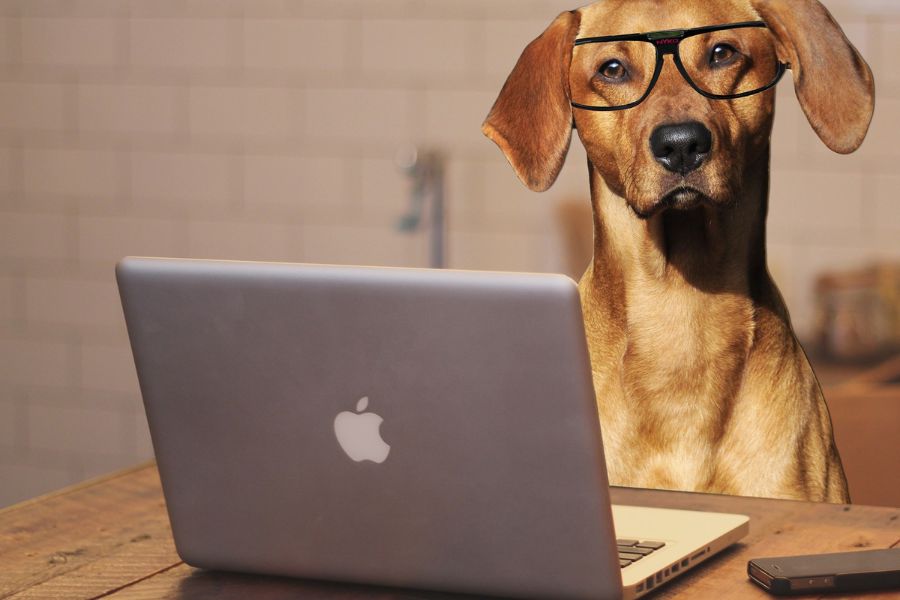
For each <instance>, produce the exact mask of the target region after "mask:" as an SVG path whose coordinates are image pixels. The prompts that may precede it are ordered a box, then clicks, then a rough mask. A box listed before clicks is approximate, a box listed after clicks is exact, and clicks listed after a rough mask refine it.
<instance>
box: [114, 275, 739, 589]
mask: <svg viewBox="0 0 900 600" xmlns="http://www.w3.org/2000/svg"><path fill="white" fill-rule="evenodd" d="M117 277H118V283H119V289H120V294H121V297H122V303H123V307H124V311H125V318H126V322H127V326H128V332H129V336H130V339H131V344H132V349H133V352H134V359H135V364H136V367H137V372H138V378H139V381H140V386H141V391H142V394H143V399H144V404H145V408H146V412H147V418H148V421H149V425H150V433H151V438H152V441H153V447H154V451H155V453H156V458H157V462H158V466H159V472H160V477H161V481H162V487H163V492H164V494H165V498H166V503H167V507H168V511H169V518H170V520H171V523H172V531H173V535H174V538H175V544H176V547H177V549H178V553H179V554H180V555H181V557H182V558H183V559H184V561H185V562H186V563H188V564H189V565H193V566H196V567H201V568H205V569H215V570H227V571H239V572H245V573H260V574H267V575H283V576H291V577H301V578H310V579H319V580H332V581H341V582H353V583H365V584H376V585H382V586H391V587H407V588H417V589H428V590H437V591H444V592H460V593H470V594H477V595H479V596H503V597H510V598H528V599H553V600H569V599H571V600H586V599H591V600H596V599H606V598H637V597H640V596H642V595H644V594H646V593H647V592H649V591H651V590H653V589H655V588H657V587H658V586H660V585H661V584H663V583H664V582H665V581H667V580H669V579H671V578H673V577H676V576H678V575H680V574H681V573H683V572H684V571H686V570H688V569H691V568H693V567H695V566H697V565H698V564H700V563H702V562H703V561H705V560H707V559H708V558H709V557H710V556H712V555H713V554H715V553H716V552H718V551H720V550H722V549H724V548H726V547H727V546H729V545H731V544H732V543H734V542H735V541H737V540H739V539H740V538H741V537H743V536H744V535H745V534H746V533H747V531H748V518H747V517H745V516H740V515H728V514H717V513H700V512H691V511H676V510H663V509H651V508H641V507H629V506H610V497H609V487H608V482H607V477H606V467H605V462H604V456H603V447H602V442H601V437H600V428H599V420H598V414H597V408H596V404H595V400H594V389H593V384H592V381H591V370H590V364H589V359H588V349H587V344H586V341H585V335H584V329H583V324H582V314H581V307H580V303H579V297H578V290H577V288H576V285H575V284H574V282H573V281H572V280H571V279H569V278H567V277H564V276H559V275H536V274H510V273H481V272H463V271H433V270H417V269H389V268H361V267H337V266H311V265H298V264H275V263H248V262H225V261H198V260H177V259H148V258H126V259H124V260H122V261H121V262H120V263H119V264H118V266H117ZM620 555H621V556H623V557H624V558H620Z"/></svg>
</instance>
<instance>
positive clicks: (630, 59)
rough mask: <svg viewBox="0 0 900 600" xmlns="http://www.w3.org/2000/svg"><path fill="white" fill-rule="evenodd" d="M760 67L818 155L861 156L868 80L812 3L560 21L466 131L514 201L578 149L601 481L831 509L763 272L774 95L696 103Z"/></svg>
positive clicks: (784, 1) (809, 419)
mask: <svg viewBox="0 0 900 600" xmlns="http://www.w3.org/2000/svg"><path fill="white" fill-rule="evenodd" d="M757 21H761V23H756V25H752V26H745V27H744V29H745V30H738V29H728V30H724V31H721V32H719V34H720V35H718V37H716V36H713V35H712V34H703V35H699V34H698V33H697V31H695V29H696V28H703V27H708V26H715V25H727V24H740V23H746V22H757ZM676 28H677V29H676ZM750 29H753V31H752V32H750ZM685 30H690V32H689V33H685ZM700 31H702V30H700ZM635 32H638V33H640V32H657V33H656V34H654V35H650V36H644V37H642V38H641V39H643V40H645V41H646V43H648V44H650V46H648V47H646V48H647V49H645V47H644V46H641V47H637V46H635V45H634V44H631V45H628V43H626V42H623V41H615V40H609V39H608V36H616V35H624V34H631V33H635ZM688 36H693V37H688ZM703 36H706V38H707V40H706V42H704V41H702V40H701V41H700V42H698V41H696V40H697V38H703ZM598 38H599V39H601V40H605V42H596V40H597V39H598ZM576 40H579V41H578V42H577V44H576ZM689 40H690V42H689ZM716 40H719V41H718V42H716ZM735 40H737V41H735ZM582 42H585V43H584V44H582ZM689 43H690V44H691V46H690V51H689V52H688V44H689ZM704 43H707V44H708V46H706V47H704V46H703V44H704ZM713 43H716V45H715V46H712V44H713ZM604 44H605V45H604ZM626 45H627V46H628V49H627V50H624V49H623V47H625V46H626ZM654 46H656V48H655V47H654ZM675 46H679V48H681V49H680V50H679V61H680V62H679V63H678V64H676V62H675V54H674V50H672V49H671V48H673V47H675ZM698 48H699V49H698ZM653 50H656V51H657V52H658V54H657V55H656V56H657V57H658V58H659V60H661V65H660V67H659V71H658V78H657V80H656V82H655V85H651V89H650V91H649V93H648V94H647V95H646V96H645V97H644V99H643V101H640V102H639V103H638V104H635V105H633V106H631V107H630V108H625V109H622V108H621V105H622V104H623V103H631V102H633V101H634V100H636V96H637V95H638V90H639V88H640V89H642V87H643V86H645V85H646V83H645V82H646V81H647V80H649V78H650V71H651V70H652V66H651V64H650V62H648V59H647V58H645V57H643V56H642V55H638V53H640V52H650V51H653ZM629 52H630V53H631V54H629ZM617 53H618V54H617ZM688 54H690V56H689V55H688ZM648 56H649V55H648ZM769 61H771V64H772V65H773V66H772V68H776V67H775V66H774V65H776V61H777V64H779V65H780V68H781V73H782V74H783V72H784V70H786V69H790V70H791V71H792V74H793V80H794V85H795V90H796V94H797V97H798V99H799V101H800V104H801V106H802V108H803V110H804V112H805V114H806V116H807V118H808V120H809V122H810V124H811V125H812V127H813V129H814V130H815V131H816V133H817V134H818V136H819V138H820V139H821V140H822V141H823V142H824V143H825V144H826V145H827V146H828V147H829V148H831V149H832V150H834V151H835V152H838V153H844V154H846V153H850V152H853V151H855V150H856V149H857V148H858V147H859V146H860V145H861V144H862V142H863V139H864V138H865V136H866V133H867V131H868V128H869V124H870V122H871V119H872V116H873V111H874V80H873V76H872V72H871V70H870V69H869V67H868V65H867V64H866V62H865V61H864V60H863V58H862V57H861V56H860V54H859V53H858V52H857V50H856V49H855V48H854V47H853V46H852V44H851V43H850V42H849V41H848V40H847V38H846V36H845V35H844V33H843V31H842V30H841V28H840V26H839V25H838V24H837V23H836V22H835V20H834V18H833V17H832V16H831V14H830V13H829V12H828V11H827V9H826V8H825V7H824V6H823V5H822V4H821V3H819V2H818V1H817V0H601V1H599V2H595V3H593V4H591V5H588V6H586V7H584V8H581V9H578V10H574V11H570V12H564V13H562V14H561V15H560V16H559V17H557V18H556V20H554V21H553V22H552V23H551V25H550V26H549V27H548V28H547V30H546V31H545V32H544V33H543V34H542V35H541V36H540V37H538V38H537V39H536V40H535V41H534V42H532V43H531V44H530V45H529V46H528V47H527V48H526V49H525V50H524V52H523V53H522V55H521V57H520V58H519V60H518V63H517V64H516V66H515V67H514V69H513V71H512V73H511V74H510V76H509V78H508V79H507V81H506V84H505V85H504V86H503V89H502V91H501V92H500V95H499V97H498V98H497V101H496V103H495V104H494V106H493V108H492V109H491V111H490V113H489V115H488V117H487V119H486V121H485V122H484V125H483V128H482V130H483V132H484V134H485V135H487V136H488V137H489V138H490V139H491V140H492V141H493V142H495V143H496V144H497V145H498V146H499V147H500V149H501V150H502V151H503V153H504V154H505V155H506V157H507V159H508V161H509V162H510V164H511V165H512V167H513V169H514V170H515V172H516V173H517V175H518V177H519V178H520V179H521V180H522V182H523V183H525V184H526V185H527V186H528V187H529V188H531V189H532V190H534V191H545V190H546V189H548V188H549V187H550V186H551V185H552V184H553V182H554V181H555V179H556V177H557V175H558V174H559V171H560V169H561V168H562V165H563V163H564V160H565V157H566V153H567V151H568V147H569V144H570V140H571V132H572V130H573V129H574V130H576V131H577V132H578V135H579V137H580V139H581V142H582V143H583V145H584V147H585V149H586V151H587V156H588V169H589V173H590V187H591V201H592V206H593V221H594V255H593V259H592V262H591V264H590V265H589V267H588V269H587V271H586V273H585V274H584V276H583V278H582V279H581V281H580V283H579V290H580V293H581V301H582V309H583V314H584V321H585V331H586V335H587V339H588V345H589V349H590V356H591V366H592V371H593V381H594V386H595V391H596V396H597V403H598V408H599V414H600V421H601V424H602V431H603V443H604V447H605V449H606V453H607V454H606V456H607V467H608V474H609V480H610V483H611V484H613V485H620V486H629V487H649V488H662V489H674V490H688V491H699V492H710V493H720V494H731V495H742V496H758V497H772V498H786V499H796V500H809V501H827V502H842V503H848V502H849V501H850V497H849V493H848V488H847V480H846V477H845V475H844V472H843V467H842V465H841V460H840V456H839V454H838V451H837V448H836V446H835V443H834V439H833V435H832V426H831V420H830V416H829V413H828V408H827V406H826V404H825V400H824V397H823V395H822V390H821V388H820V386H819V383H818V381H817V379H816V377H815V374H814V373H813V371H812V368H811V367H810V364H809V362H808V360H807V358H806V355H805V354H804V351H803V349H802V348H801V346H800V344H799V342H798V341H797V339H796V336H795V334H794V332H793V329H792V327H791V322H790V317H789V315H788V311H787V308H786V306H785V303H784V300H783V299H782V297H781V295H780V293H779V291H778V289H777V288H776V286H775V284H774V282H773V281H772V278H771V276H770V275H769V272H768V268H767V264H766V248H765V242H766V229H765V221H766V215H767V211H768V188H769V160H770V154H771V152H770V136H771V133H772V125H773V118H774V109H775V92H774V89H773V88H771V87H769V88H766V89H763V90H762V91H757V92H755V93H753V94H750V95H746V96H743V97H740V98H730V97H729V98H727V99H722V98H711V97H708V95H707V94H709V93H710V91H712V93H714V94H718V95H720V96H734V95H737V94H738V93H742V90H744V89H749V88H750V87H751V86H760V85H762V83H764V82H763V80H762V79H760V80H759V82H757V83H754V82H753V81H751V80H750V79H751V75H748V74H757V75H754V76H758V77H761V75H758V74H760V73H764V72H766V71H765V70H766V69H769V66H767V65H768V62H769ZM685 73H686V74H685ZM692 73H693V74H692ZM732 73H734V74H733V75H732ZM689 79H690V81H693V82H694V83H690V82H689V81H688V80H689ZM696 80H700V81H701V82H702V86H701V85H698V84H697V81H696ZM776 83H777V79H776ZM629 86H631V87H629ZM695 86H696V89H695ZM729 86H730V87H729ZM632 87H633V88H634V89H633V90H632ZM701 87H702V93H701V91H700V89H701ZM714 88H715V89H714ZM590 103H593V105H594V106H595V108H591V107H590V106H588V104H590ZM617 103H618V106H616V110H611V108H612V107H614V106H615V105H616V104H617ZM597 105H599V107H597ZM582 107H586V108H582Z"/></svg>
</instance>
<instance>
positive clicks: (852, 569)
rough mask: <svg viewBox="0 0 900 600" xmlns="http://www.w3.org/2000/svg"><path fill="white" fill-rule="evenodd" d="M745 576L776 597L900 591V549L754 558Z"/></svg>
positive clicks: (749, 563) (748, 564)
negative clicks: (887, 590)
mask: <svg viewBox="0 0 900 600" xmlns="http://www.w3.org/2000/svg"><path fill="white" fill-rule="evenodd" d="M747 575H749V576H750V579H751V580H752V581H753V582H754V583H757V584H759V585H760V586H761V587H762V588H763V589H764V590H766V591H767V592H769V593H770V594H774V595H776V596H790V595H793V594H812V593H818V592H851V591H862V590H884V589H894V588H896V589H900V548H895V549H893V550H862V551H859V552H838V553H835V554H812V555H809V556H782V557H778V558H755V559H753V560H751V561H750V562H748V563H747Z"/></svg>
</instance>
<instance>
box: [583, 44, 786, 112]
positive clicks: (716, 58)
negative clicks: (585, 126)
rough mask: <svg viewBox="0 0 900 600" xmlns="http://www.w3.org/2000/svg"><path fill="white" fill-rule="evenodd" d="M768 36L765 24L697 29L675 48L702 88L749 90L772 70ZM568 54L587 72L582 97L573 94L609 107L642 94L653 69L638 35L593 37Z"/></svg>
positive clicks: (649, 48) (723, 92)
mask: <svg viewBox="0 0 900 600" xmlns="http://www.w3.org/2000/svg"><path fill="white" fill-rule="evenodd" d="M768 36H769V33H768V31H767V30H766V29H764V28H757V27H743V28H737V29H726V30H722V31H714V32H709V33H703V34H700V35H694V36H690V37H686V38H684V39H682V40H681V41H680V44H679V46H678V53H679V56H680V58H681V63H682V65H683V66H684V70H685V72H686V73H687V76H688V77H689V78H690V80H691V81H692V82H693V83H694V85H695V86H697V87H698V88H699V89H701V90H703V91H704V92H706V93H707V94H712V95H715V96H732V95H738V94H745V93H752V92H755V91H758V90H761V89H763V88H765V87H767V86H768V85H770V84H772V83H773V82H774V81H775V79H776V78H777V76H778V57H777V56H776V54H775V51H774V48H773V47H772V43H771V41H770V38H769V37H768ZM573 60H574V61H576V64H581V65H582V67H583V68H584V69H585V71H586V74H587V75H588V76H590V77H591V80H590V82H589V83H588V85H586V86H585V87H584V88H583V89H581V90H579V91H578V96H584V97H576V98H573V100H575V101H576V102H579V103H581V104H585V105H590V106H598V107H609V108H615V107H620V106H626V105H629V104H633V103H635V102H637V101H638V100H640V99H641V98H643V97H644V96H645V95H646V93H647V91H648V89H649V87H650V85H651V83H652V80H653V74H654V72H655V70H656V61H657V50H656V46H655V45H654V44H653V43H648V42H644V41H613V42H597V43H591V44H584V45H580V46H575V48H574V54H573ZM672 67H674V65H672ZM578 87H581V86H578Z"/></svg>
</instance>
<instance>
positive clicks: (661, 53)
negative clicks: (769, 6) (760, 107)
mask: <svg viewBox="0 0 900 600" xmlns="http://www.w3.org/2000/svg"><path fill="white" fill-rule="evenodd" d="M745 27H768V26H767V25H766V24H765V23H764V22H763V21H744V22H741V23H730V24H728V25H709V26H706V27H696V28H693V29H667V30H665V31H651V32H649V33H629V34H624V35H606V36H602V37H589V38H579V39H577V40H575V44H574V45H575V46H585V45H587V44H597V43H601V42H647V43H650V44H653V45H654V46H655V47H656V69H655V70H654V72H653V77H652V78H651V79H650V85H648V86H647V91H646V92H644V95H643V96H641V98H640V99H639V100H637V101H635V102H632V103H631V104H625V105H622V106H589V105H587V104H579V103H578V102H572V103H571V104H572V106H573V107H575V108H580V109H583V110H593V111H598V112H606V111H613V110H626V109H629V108H634V107H635V106H637V105H638V104H640V103H641V102H643V101H644V100H646V99H647V96H649V95H650V92H652V91H653V88H654V87H655V86H656V82H657V81H658V80H659V76H660V74H662V68H663V63H664V58H665V55H666V54H671V55H672V57H673V60H674V62H675V67H676V68H677V69H678V71H679V72H680V73H681V76H682V77H684V80H685V81H687V82H688V85H690V86H691V87H692V88H694V90H695V91H696V92H697V93H698V94H701V95H702V96H705V97H707V98H711V99H712V100H736V99H738V98H746V97H747V96H753V95H754V94H760V93H762V92H765V91H766V90H770V89H772V88H773V87H775V86H776V85H778V82H779V81H781V78H782V77H784V74H785V72H786V71H788V70H789V69H790V68H791V65H790V63H784V62H781V61H780V60H779V61H778V69H777V70H776V72H775V79H774V80H773V81H772V83H770V84H768V85H766V86H765V87H761V88H759V89H758V90H752V91H750V92H742V93H740V94H711V93H710V92H707V91H704V90H702V89H701V88H700V87H699V86H698V85H697V84H696V83H694V81H693V80H692V79H691V76H690V75H688V72H687V69H685V68H684V64H682V62H681V54H680V52H679V51H678V48H679V46H680V45H681V42H682V41H683V40H685V39H687V38H689V37H693V36H695V35H701V34H704V33H711V32H713V31H725V30H728V29H742V28H745Z"/></svg>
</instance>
